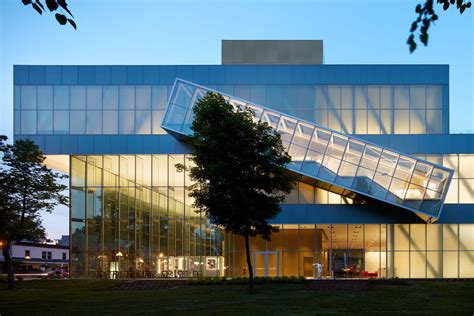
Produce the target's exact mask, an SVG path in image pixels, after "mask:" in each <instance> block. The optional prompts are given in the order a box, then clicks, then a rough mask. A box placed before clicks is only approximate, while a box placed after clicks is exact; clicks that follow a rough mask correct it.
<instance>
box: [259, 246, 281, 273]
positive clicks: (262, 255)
mask: <svg viewBox="0 0 474 316" xmlns="http://www.w3.org/2000/svg"><path fill="white" fill-rule="evenodd" d="M278 259H279V258H278V251H255V252H254V257H253V271H254V275H255V276H260V277H276V276H278V271H279V266H278V263H279V261H278Z"/></svg>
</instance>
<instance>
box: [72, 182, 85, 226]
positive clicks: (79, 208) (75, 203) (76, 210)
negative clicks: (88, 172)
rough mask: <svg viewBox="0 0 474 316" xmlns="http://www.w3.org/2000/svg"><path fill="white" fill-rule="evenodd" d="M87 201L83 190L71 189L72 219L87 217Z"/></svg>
mask: <svg viewBox="0 0 474 316" xmlns="http://www.w3.org/2000/svg"><path fill="white" fill-rule="evenodd" d="M85 202H86V200H85V194H84V189H83V188H72V189H71V218H74V219H84V218H85V216H86V203H85Z"/></svg>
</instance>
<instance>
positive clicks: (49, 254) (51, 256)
mask: <svg viewBox="0 0 474 316" xmlns="http://www.w3.org/2000/svg"><path fill="white" fill-rule="evenodd" d="M52 258H53V255H52V253H51V251H48V260H51V259H52Z"/></svg>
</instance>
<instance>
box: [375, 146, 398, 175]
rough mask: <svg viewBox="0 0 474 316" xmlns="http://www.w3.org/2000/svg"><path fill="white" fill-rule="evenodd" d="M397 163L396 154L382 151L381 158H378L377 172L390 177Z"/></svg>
mask: <svg viewBox="0 0 474 316" xmlns="http://www.w3.org/2000/svg"><path fill="white" fill-rule="evenodd" d="M397 161H398V154H395V153H393V152H391V151H388V150H385V149H384V150H383V152H382V156H381V157H380V161H379V164H378V166H377V172H379V173H381V174H383V175H387V176H389V177H391V176H392V175H393V172H394V171H395V167H396V165H397Z"/></svg>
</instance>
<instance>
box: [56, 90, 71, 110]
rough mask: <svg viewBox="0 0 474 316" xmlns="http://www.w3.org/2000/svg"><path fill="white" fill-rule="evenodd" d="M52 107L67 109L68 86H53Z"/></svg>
mask: <svg viewBox="0 0 474 316" xmlns="http://www.w3.org/2000/svg"><path fill="white" fill-rule="evenodd" d="M54 108H55V109H69V86H54Z"/></svg>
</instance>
